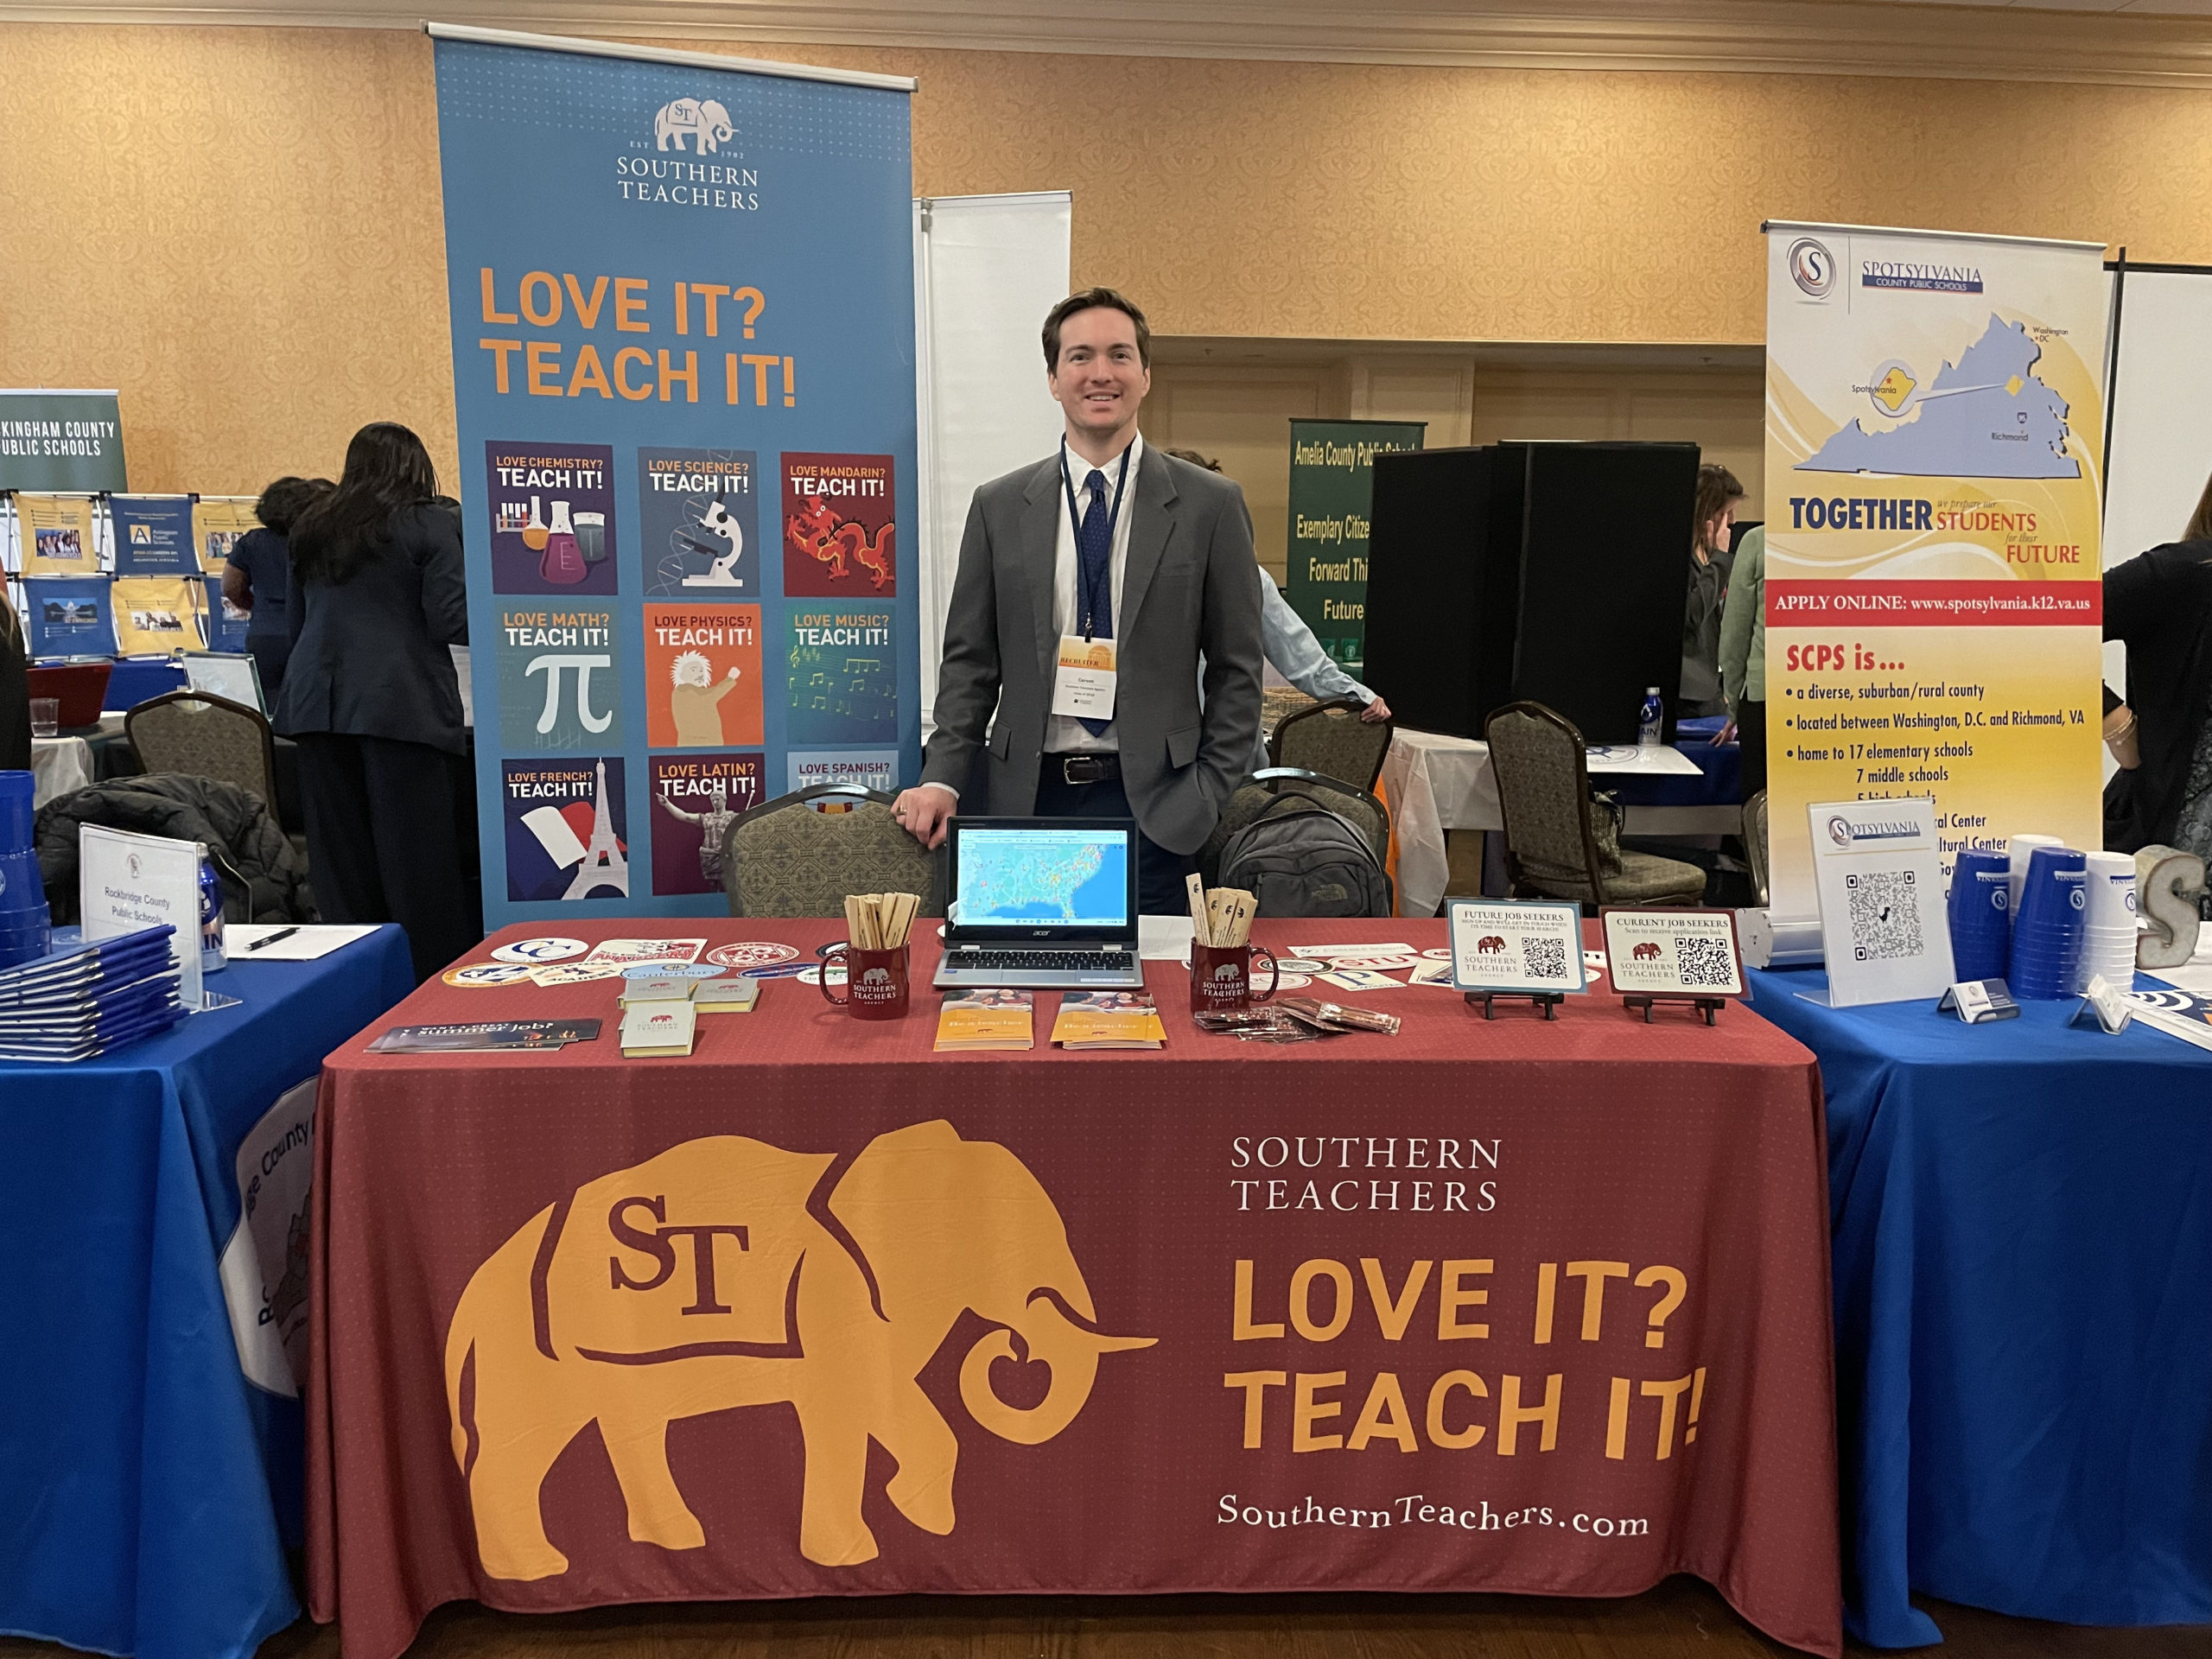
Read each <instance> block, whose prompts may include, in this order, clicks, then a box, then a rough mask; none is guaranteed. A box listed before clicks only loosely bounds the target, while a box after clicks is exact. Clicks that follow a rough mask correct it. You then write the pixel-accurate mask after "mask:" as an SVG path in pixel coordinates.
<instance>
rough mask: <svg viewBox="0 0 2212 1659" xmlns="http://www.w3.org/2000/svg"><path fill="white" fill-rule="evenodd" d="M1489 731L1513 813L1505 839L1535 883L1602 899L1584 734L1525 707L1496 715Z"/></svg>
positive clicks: (1500, 784) (1504, 801)
mask: <svg viewBox="0 0 2212 1659" xmlns="http://www.w3.org/2000/svg"><path fill="white" fill-rule="evenodd" d="M1484 736H1485V737H1486V738H1487V739H1488V740H1489V743H1490V764H1491V771H1492V772H1493V773H1494V774H1495V775H1496V777H1497V798H1498V804H1499V805H1500V806H1501V807H1502V808H1503V810H1504V815H1505V844H1506V845H1507V847H1509V848H1510V849H1511V850H1512V853H1513V855H1514V857H1515V858H1516V860H1517V861H1519V863H1520V865H1521V868H1522V873H1523V874H1524V875H1525V876H1526V877H1527V878H1528V879H1529V880H1530V881H1531V882H1533V883H1534V884H1535V885H1537V886H1540V887H1542V888H1544V890H1545V891H1547V892H1549V893H1559V894H1560V896H1561V897H1575V898H1580V899H1590V900H1592V901H1594V900H1596V899H1598V897H1599V895H1598V894H1597V893H1594V892H1592V891H1591V888H1590V872H1589V859H1588V856H1587V854H1586V849H1585V847H1584V842H1583V836H1584V833H1585V829H1584V825H1585V817H1586V814H1587V813H1588V811H1589V810H1590V804H1589V798H1588V796H1587V793H1586V791H1587V788H1588V785H1587V782H1586V779H1585V775H1584V772H1583V770H1582V742H1581V739H1580V736H1579V735H1578V734H1576V732H1575V730H1574V728H1573V727H1572V726H1569V725H1568V724H1567V722H1566V721H1564V720H1561V719H1560V718H1559V717H1558V716H1557V715H1553V716H1552V717H1551V718H1550V719H1545V718H1543V717H1542V716H1541V715H1537V714H1534V713H1530V712H1529V711H1527V710H1525V709H1518V708H1507V709H1500V710H1499V711H1498V712H1497V714H1495V715H1491V720H1490V724H1489V725H1488V727H1487V728H1485V729H1484Z"/></svg>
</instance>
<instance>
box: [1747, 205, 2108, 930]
mask: <svg viewBox="0 0 2212 1659" xmlns="http://www.w3.org/2000/svg"><path fill="white" fill-rule="evenodd" d="M1766 229H1767V397H1766V409H1767V427H1766V495H1767V513H1766V518H1767V523H1766V587H1765V609H1766V685H1767V692H1766V696H1767V710H1768V714H1767V725H1768V734H1767V744H1768V759H1769V779H1770V783H1769V785H1768V788H1769V802H1768V821H1769V823H1770V824H1771V825H1772V831H1771V833H1772V836H1773V843H1772V849H1771V870H1772V876H1771V883H1772V894H1773V910H1774V913H1775V914H1776V915H1777V916H1789V917H1805V918H1810V917H1812V916H1814V915H1815V914H1817V913H1818V906H1817V903H1816V901H1815V895H1814V880H1813V856H1812V847H1811V842H1810V839H1809V835H1808V828H1807V823H1808V820H1807V817H1806V810H1807V808H1808V806H1809V805H1810V804H1812V803H1814V802H1818V801H1853V800H1883V799H1890V798H1902V797H1905V796H1929V797H1932V798H1934V800H1935V803H1936V833H1937V836H1938V839H1939V842H1940V845H1941V851H1942V860H1943V864H1944V868H1945V870H1946V871H1947V872H1948V869H1949V867H1950V864H1951V861H1952V860H1953V859H1954V858H1955V855H1957V853H1958V852H1959V851H1960V850H1961V849H1964V848H1975V847H2002V846H2003V845H2004V844H2005V837H2006V836H2010V835H2012V834H2014V833H2016V832H2020V831H2032V832H2037V833H2042V834H2046V835H2054V836H2059V837H2061V838H2062V839H2063V841H2065V842H2066V843H2067V844H2069V845H2070V846H2075V847H2094V846H2097V845H2100V844H2101V834H2102V829H2101V817H2100V810H2099V799H2098V798H2099V785H2100V777H2099V762H2098V745H2099V738H2098V727H2099V720H2100V715H2101V710H2100V706H2099V702H2100V700H2099V693H2098V687H2099V684H2100V682H2101V663H2100V652H2101V621H2102V615H2103V610H2102V597H2103V587H2102V572H2103V563H2102V556H2101V543H2100V525H2101V510H2100V505H2099V497H2100V485H2101V477H2102V474H2103V467H2104V454H2103V443H2104V399H2103V391H2102V381H2101V365H2102V363H2103V359H2104V339H2105V321H2106V318H2105V288H2104V272H2103V268H2102V262H2103V257H2104V250H2103V247H2102V245H2100V244H2094V243H2079V242H2043V241H2035V240H2031V239H2028V238H2012V237H1982V236H1964V235H1949V234H1943V233H1938V232H1923V231H1890V230H1868V229H1866V228H1863V227H1859V226H1823V225H1798V224H1780V223H1776V224H1770V225H1769V226H1767V227H1766Z"/></svg>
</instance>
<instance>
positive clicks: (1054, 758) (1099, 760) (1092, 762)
mask: <svg viewBox="0 0 2212 1659" xmlns="http://www.w3.org/2000/svg"><path fill="white" fill-rule="evenodd" d="M1045 764H1046V766H1057V767H1058V768H1059V772H1060V779H1061V781H1063V782H1065V783H1070V784H1110V783H1112V782H1113V781H1114V780H1115V779H1118V778H1119V777H1120V776H1121V775H1122V757H1121V756H1120V755H1118V754H1048V755H1046V757H1045Z"/></svg>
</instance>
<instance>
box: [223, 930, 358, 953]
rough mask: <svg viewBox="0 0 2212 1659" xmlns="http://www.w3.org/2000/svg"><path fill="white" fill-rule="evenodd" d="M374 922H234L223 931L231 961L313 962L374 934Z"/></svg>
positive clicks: (225, 945) (224, 943)
mask: <svg viewBox="0 0 2212 1659" xmlns="http://www.w3.org/2000/svg"><path fill="white" fill-rule="evenodd" d="M375 931H377V930H376V925H375V924H374V923H368V924H356V923H339V922H303V923H301V924H299V925H296V926H295V925H283V924H278V923H271V922H234V923H232V924H231V925H228V926H226V927H225V928H224V929H223V945H224V948H225V949H226V950H228V951H229V952H230V957H231V960H232V962H315V961H316V960H318V959H320V958H321V957H327V956H328V955H329V954H330V953H331V952H332V951H334V950H344V949H345V948H346V946H347V945H349V944H353V942H354V941H355V940H357V939H365V938H368V937H369V935H370V934H372V933H373V932H375Z"/></svg>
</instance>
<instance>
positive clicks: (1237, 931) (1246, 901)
mask: <svg viewBox="0 0 2212 1659" xmlns="http://www.w3.org/2000/svg"><path fill="white" fill-rule="evenodd" d="M1255 907H1256V906H1255V900H1254V899H1253V897H1252V895H1251V894H1250V893H1246V892H1245V891H1244V890H1243V888H1241V887H1232V888H1230V892H1229V943H1230V945H1231V946H1232V947H1241V946H1243V945H1247V944H1250V943H1251V942H1252V912H1253V911H1254V909H1255Z"/></svg>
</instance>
